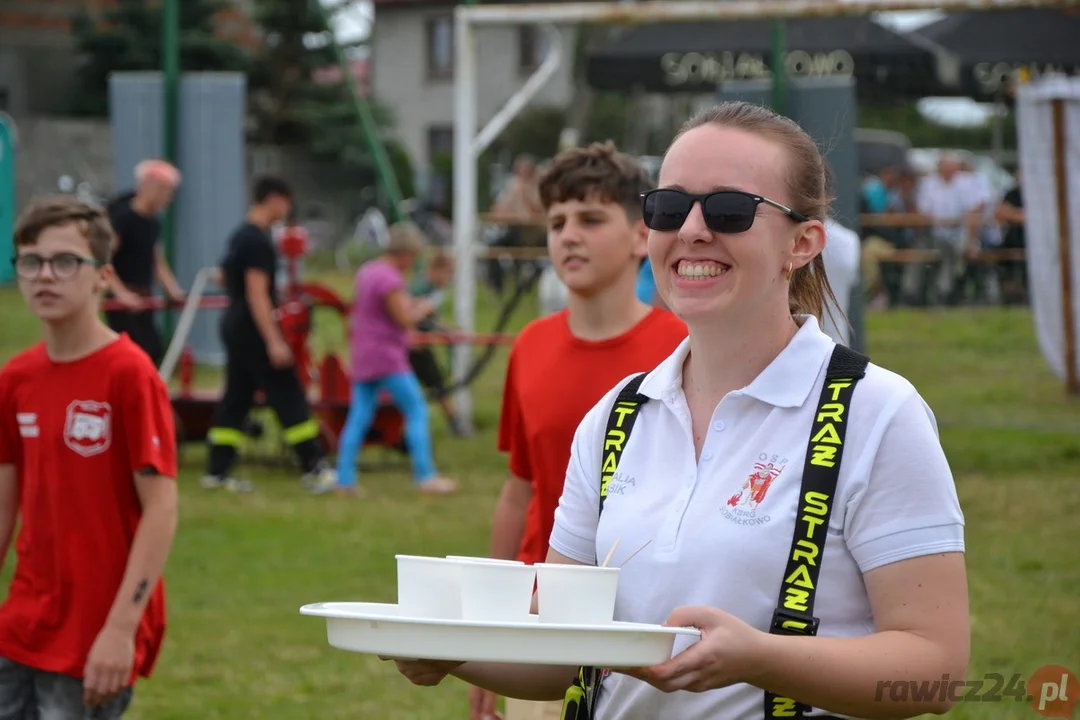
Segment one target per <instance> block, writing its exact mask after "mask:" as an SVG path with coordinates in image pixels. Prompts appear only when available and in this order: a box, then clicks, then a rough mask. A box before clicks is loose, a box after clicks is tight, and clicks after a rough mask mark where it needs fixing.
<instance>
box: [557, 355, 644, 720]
mask: <svg viewBox="0 0 1080 720" xmlns="http://www.w3.org/2000/svg"><path fill="white" fill-rule="evenodd" d="M646 375H647V373H641V374H640V375H635V376H634V378H633V379H631V380H630V382H628V383H626V385H625V386H623V389H622V390H620V391H619V394H618V396H617V397H616V398H615V402H614V403H612V405H611V412H610V413H608V420H607V429H606V430H605V431H604V447H603V452H602V453H601V465H600V504H599V507H598V509H597V516H598V517H599V516H600V515H603V513H604V501H605V500H606V499H607V489H608V483H610V482H611V478H612V477H614V476H615V471H616V470H617V469H618V467H619V460H620V459H622V454H623V450H625V449H626V443H627V441H628V440H629V439H630V432H631V431H632V430H633V429H634V423H635V422H636V421H637V416H638V410H640V409H641V406H642V405H644V404H645V403H647V402H648V401H649V397H648V396H647V395H642V394H640V393H639V392H638V388H640V387H641V382H642V381H643V380H644V379H645V376H646ZM602 681H603V674H602V672H601V671H600V670H599V669H598V668H591V667H582V668H579V669H578V676H577V678H576V679H575V680H574V684H573V685H571V686H570V688H569V689H568V690H567V691H566V696H565V698H564V699H563V709H562V720H592V718H594V717H595V716H596V713H595V711H596V700H597V698H598V697H600V683H601V682H602Z"/></svg>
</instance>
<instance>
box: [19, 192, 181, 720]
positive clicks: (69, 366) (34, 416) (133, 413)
mask: <svg viewBox="0 0 1080 720" xmlns="http://www.w3.org/2000/svg"><path fill="white" fill-rule="evenodd" d="M113 239H114V238H113V231H112V228H111V226H110V224H109V221H108V217H107V216H106V215H105V211H104V210H100V209H98V208H95V207H92V206H89V205H86V204H84V203H81V202H78V201H76V200H75V199H73V198H69V197H61V198H51V199H46V200H42V201H40V202H38V203H35V204H34V205H32V206H31V207H29V208H28V209H27V210H26V211H25V212H24V213H23V214H22V215H21V217H20V218H19V220H18V222H17V224H16V227H15V253H16V255H15V260H14V263H15V270H16V275H17V277H18V280H19V289H20V290H21V291H22V293H23V296H24V297H25V299H26V302H27V304H28V305H29V307H30V310H31V312H33V313H34V315H36V316H37V317H38V319H39V320H40V321H41V325H42V330H43V333H44V338H45V339H44V341H43V342H41V343H39V344H37V345H35V346H34V347H32V348H30V349H29V350H26V351H24V352H22V353H20V354H19V355H16V356H15V357H14V358H12V359H11V360H10V361H9V362H8V363H7V365H6V366H5V367H4V368H3V369H2V370H0V564H2V563H3V562H4V558H5V555H6V554H7V551H8V548H9V547H10V544H11V539H12V536H13V535H14V531H15V524H16V519H20V520H21V521H22V522H21V530H20V531H19V536H18V539H17V541H16V544H15V553H16V558H17V560H16V565H15V576H14V579H13V580H12V582H11V587H10V589H9V591H8V596H7V599H6V601H5V602H4V603H3V605H0V720H17V719H18V720H21V719H22V718H48V719H49V720H84V719H85V718H96V719H101V720H114V719H115V718H119V717H120V716H121V715H122V714H123V713H124V711H125V710H126V709H127V707H128V705H129V704H130V702H131V697H132V687H133V685H134V682H135V679H136V677H137V676H143V677H149V676H150V672H151V670H152V669H153V666H154V662H155V660H156V659H157V657H158V652H159V650H160V648H161V641H162V637H163V634H164V630H165V596H164V589H163V585H162V581H161V573H162V569H163V568H164V566H165V562H166V559H167V557H168V555H169V550H170V547H171V545H172V540H173V534H174V532H175V530H176V522H177V492H176V483H175V478H176V435H175V430H174V426H173V415H172V408H171V404H170V402H169V396H168V392H167V390H166V388H165V385H164V383H163V382H162V381H161V379H160V378H159V377H158V374H157V370H156V369H155V367H154V365H153V362H152V361H151V360H150V358H149V357H148V356H147V355H146V353H145V352H143V350H142V349H140V348H139V347H138V346H137V345H136V344H135V343H134V342H133V341H132V340H131V338H129V337H128V336H127V335H126V334H121V335H117V333H115V332H113V331H112V330H110V329H109V328H108V327H106V326H105V325H104V324H103V323H102V321H101V320H100V319H99V317H98V301H99V299H100V297H101V294H102V293H103V292H104V291H105V289H106V288H107V287H108V286H109V282H110V280H111V273H112V267H111V266H110V265H109V260H110V248H111V247H112V244H113Z"/></svg>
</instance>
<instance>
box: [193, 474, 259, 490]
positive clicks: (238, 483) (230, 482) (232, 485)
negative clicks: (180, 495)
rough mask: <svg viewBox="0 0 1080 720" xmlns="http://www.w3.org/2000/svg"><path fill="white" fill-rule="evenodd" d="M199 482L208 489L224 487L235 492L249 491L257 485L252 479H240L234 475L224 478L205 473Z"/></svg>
mask: <svg viewBox="0 0 1080 720" xmlns="http://www.w3.org/2000/svg"><path fill="white" fill-rule="evenodd" d="M199 484H200V485H202V486H203V488H205V489H206V490H217V489H218V488H224V489H225V490H227V491H229V492H233V493H249V492H252V491H254V490H255V485H254V483H252V482H251V481H250V480H239V479H237V478H234V477H227V478H222V477H218V476H217V475H203V478H202V480H201V481H200V482H199Z"/></svg>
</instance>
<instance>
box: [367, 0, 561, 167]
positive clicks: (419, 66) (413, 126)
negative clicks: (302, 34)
mask: <svg viewBox="0 0 1080 720" xmlns="http://www.w3.org/2000/svg"><path fill="white" fill-rule="evenodd" d="M373 4H374V11H375V24H374V27H373V29H372V34H371V56H370V59H371V66H370V73H371V75H370V77H371V88H372V92H373V94H374V97H375V98H376V99H377V101H378V102H380V103H381V104H383V105H385V106H387V107H388V108H389V109H391V110H392V111H393V112H394V114H395V118H396V136H397V138H398V139H399V140H400V141H401V142H402V144H403V145H404V147H405V149H406V150H407V151H408V152H409V157H410V158H411V159H412V162H413V165H414V167H415V168H416V171H417V174H418V176H419V177H418V180H419V186H420V187H421V188H425V187H426V186H427V180H428V177H429V171H430V167H431V163H432V161H433V160H434V159H435V158H436V157H438V156H440V155H442V154H452V153H453V137H454V135H453V127H454V52H455V49H454V16H453V12H454V6H455V5H457V4H459V3H456V2H453V1H452V0H374V3H373ZM560 31H561V33H562V51H563V61H562V63H561V64H560V66H559V69H558V71H557V72H556V74H555V76H554V77H553V78H551V79H550V80H549V81H548V82H547V83H546V84H545V85H544V87H543V89H542V90H541V91H540V93H539V94H538V95H537V96H536V97H535V98H534V99H533V101H532V106H557V107H565V106H566V105H567V104H568V103H569V102H570V98H571V96H572V90H573V81H572V73H573V62H572V53H573V49H574V37H575V34H574V33H575V30H574V26H572V25H571V26H567V27H562V28H560ZM475 37H476V45H477V58H478V63H477V68H478V75H479V78H480V82H479V84H478V87H477V121H478V123H479V124H478V128H477V129H478V130H479V129H480V128H482V127H483V126H484V125H485V124H486V123H487V121H488V120H489V119H491V117H492V116H493V115H494V114H495V113H496V112H498V110H499V109H500V108H501V107H502V106H503V104H504V103H505V102H506V100H507V99H509V98H510V97H511V96H512V95H513V94H514V92H515V91H516V90H517V89H518V88H520V87H521V85H522V83H524V82H525V80H526V79H527V78H528V77H529V75H530V74H532V72H533V71H534V70H536V68H537V67H538V66H539V65H540V62H541V61H542V60H543V57H544V52H545V44H546V43H545V36H544V34H543V33H542V32H540V31H539V29H538V28H537V27H536V26H532V25H524V26H497V27H482V28H478V29H477V30H476V32H475Z"/></svg>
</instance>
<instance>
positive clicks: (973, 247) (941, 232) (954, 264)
mask: <svg viewBox="0 0 1080 720" xmlns="http://www.w3.org/2000/svg"><path fill="white" fill-rule="evenodd" d="M984 202H985V198H984V197H983V194H982V193H981V192H980V190H979V188H978V186H977V184H976V183H974V182H972V180H971V177H970V175H968V174H967V173H964V172H963V171H962V169H961V163H960V160H959V159H958V158H957V157H956V156H955V155H952V154H946V155H943V156H942V157H941V160H940V161H939V162H938V171H937V173H936V174H933V175H927V176H926V177H924V178H923V179H922V181H921V182H920V183H919V187H918V190H917V193H916V205H917V207H918V210H919V212H920V213H922V214H923V215H928V216H929V217H930V218H932V219H933V221H934V224H933V225H932V226H931V228H930V238H929V239H930V246H931V247H932V248H933V249H934V250H937V251H938V252H939V253H940V255H941V260H940V262H939V264H938V270H937V278H936V282H935V286H936V290H937V296H938V300H939V301H941V302H945V303H948V304H956V302H957V301H958V300H959V299H960V296H959V294H958V292H957V290H958V285H957V281H958V280H959V279H960V276H961V273H962V272H963V270H964V264H965V262H966V261H970V260H972V259H976V258H977V257H978V255H979V253H980V250H981V248H980V246H979V227H980V225H981V219H980V215H979V213H980V212H981V207H982V205H983V203H984Z"/></svg>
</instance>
